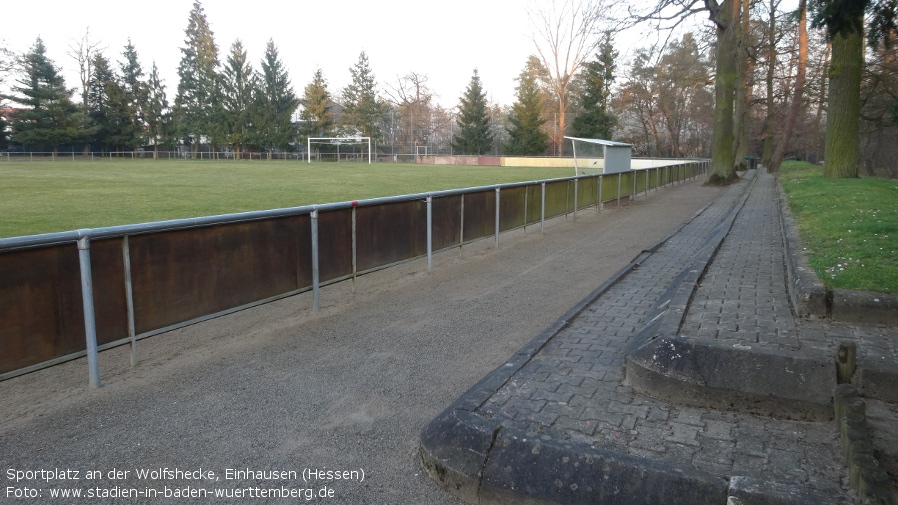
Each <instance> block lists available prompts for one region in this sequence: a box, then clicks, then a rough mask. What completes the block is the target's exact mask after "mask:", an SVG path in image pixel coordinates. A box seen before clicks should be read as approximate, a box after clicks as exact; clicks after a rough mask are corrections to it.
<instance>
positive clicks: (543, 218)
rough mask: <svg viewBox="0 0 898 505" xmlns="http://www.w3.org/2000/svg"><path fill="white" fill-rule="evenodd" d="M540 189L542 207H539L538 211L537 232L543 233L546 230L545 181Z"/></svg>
mask: <svg viewBox="0 0 898 505" xmlns="http://www.w3.org/2000/svg"><path fill="white" fill-rule="evenodd" d="M542 191H543V197H542V207H541V209H540V213H539V232H540V233H545V232H546V183H545V182H543V183H542Z"/></svg>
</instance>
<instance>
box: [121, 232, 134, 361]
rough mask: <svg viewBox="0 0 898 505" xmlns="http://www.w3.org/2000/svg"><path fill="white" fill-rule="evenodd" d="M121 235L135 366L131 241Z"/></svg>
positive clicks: (129, 325)
mask: <svg viewBox="0 0 898 505" xmlns="http://www.w3.org/2000/svg"><path fill="white" fill-rule="evenodd" d="M128 238H129V237H128V235H125V236H124V237H122V259H123V260H124V265H125V304H126V306H127V310H128V338H130V339H131V366H132V367H133V366H137V338H136V335H137V331H136V330H135V325H134V287H133V285H132V283H131V243H130V241H129V239H128Z"/></svg>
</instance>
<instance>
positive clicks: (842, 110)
mask: <svg viewBox="0 0 898 505" xmlns="http://www.w3.org/2000/svg"><path fill="white" fill-rule="evenodd" d="M832 45H833V52H832V61H831V63H830V68H829V99H828V100H827V104H826V152H825V159H826V162H825V165H824V168H823V176H824V177H834V178H850V177H857V176H858V155H859V154H860V151H859V145H860V139H859V136H858V129H859V127H860V115H861V112H860V111H861V73H862V71H863V65H864V35H863V33H861V32H857V33H849V34H838V35H836V36H835V37H833V41H832Z"/></svg>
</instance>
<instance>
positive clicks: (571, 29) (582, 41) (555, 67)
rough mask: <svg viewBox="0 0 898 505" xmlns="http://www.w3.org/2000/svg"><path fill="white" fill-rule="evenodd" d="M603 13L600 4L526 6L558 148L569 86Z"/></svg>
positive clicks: (568, 0)
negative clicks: (553, 110) (554, 108)
mask: <svg viewBox="0 0 898 505" xmlns="http://www.w3.org/2000/svg"><path fill="white" fill-rule="evenodd" d="M604 9H605V2H604V0H601V1H597V2H591V1H588V0H548V1H542V2H534V3H532V4H531V6H530V9H529V13H528V14H529V17H530V23H531V25H532V28H533V33H532V38H533V43H534V44H535V45H536V54H537V57H538V58H539V60H540V63H542V65H543V66H544V67H545V68H546V69H547V70H548V71H549V79H548V83H547V84H548V87H549V92H550V93H551V95H552V98H553V99H554V101H555V103H556V105H557V107H558V111H557V114H556V117H555V121H556V124H557V125H558V127H557V128H556V129H555V131H554V132H551V136H552V140H553V141H554V142H555V144H556V145H558V146H561V145H563V142H562V140H563V138H564V133H565V130H566V127H567V122H566V117H565V116H566V113H567V110H568V108H569V107H570V105H571V97H570V88H571V83H572V82H573V80H574V77H575V76H576V75H577V72H578V71H579V70H580V68H581V67H582V66H583V64H584V63H585V62H586V61H587V60H588V59H589V57H590V56H591V53H592V51H593V49H595V47H596V44H597V43H598V40H599V38H598V35H599V34H600V31H601V30H599V25H600V23H601V22H602V15H601V14H602V12H603V11H604ZM559 152H560V151H559Z"/></svg>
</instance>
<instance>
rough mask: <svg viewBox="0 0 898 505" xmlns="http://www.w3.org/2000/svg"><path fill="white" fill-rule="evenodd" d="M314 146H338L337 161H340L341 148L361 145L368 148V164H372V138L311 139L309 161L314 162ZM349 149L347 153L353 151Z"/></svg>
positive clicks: (308, 149) (309, 142)
mask: <svg viewBox="0 0 898 505" xmlns="http://www.w3.org/2000/svg"><path fill="white" fill-rule="evenodd" d="M312 144H327V145H330V146H336V154H337V161H340V156H341V154H340V148H341V147H342V146H344V145H348V146H356V145H361V146H362V147H363V148H364V147H365V146H367V151H366V154H367V156H368V164H369V165H370V164H371V137H309V140H308V143H307V152H308V161H309V163H311V162H312ZM351 150H352V149H348V150H347V151H351Z"/></svg>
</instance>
